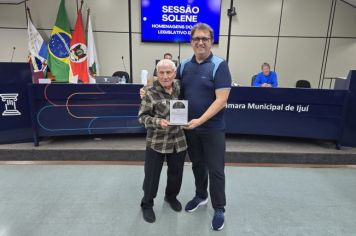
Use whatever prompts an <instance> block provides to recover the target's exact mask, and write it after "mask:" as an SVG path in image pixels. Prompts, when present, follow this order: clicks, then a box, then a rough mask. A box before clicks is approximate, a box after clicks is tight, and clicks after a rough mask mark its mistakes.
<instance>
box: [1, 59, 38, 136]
mask: <svg viewBox="0 0 356 236" xmlns="http://www.w3.org/2000/svg"><path fill="white" fill-rule="evenodd" d="M0 71H1V73H0V143H17V142H30V141H32V140H33V132H32V125H31V119H30V109H29V97H28V93H27V84H28V83H32V74H31V69H30V65H29V63H7V62H0Z"/></svg>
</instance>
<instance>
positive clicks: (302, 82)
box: [295, 80, 311, 88]
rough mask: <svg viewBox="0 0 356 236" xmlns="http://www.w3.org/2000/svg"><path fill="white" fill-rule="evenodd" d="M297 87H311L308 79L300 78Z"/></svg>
mask: <svg viewBox="0 0 356 236" xmlns="http://www.w3.org/2000/svg"><path fill="white" fill-rule="evenodd" d="M295 87H296V88H311V86H310V82H309V81H308V80H298V81H297V82H296V84H295Z"/></svg>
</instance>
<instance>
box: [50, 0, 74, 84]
mask: <svg viewBox="0 0 356 236" xmlns="http://www.w3.org/2000/svg"><path fill="white" fill-rule="evenodd" d="M70 39H71V35H70V24H69V20H68V16H67V13H66V9H65V6H64V0H61V3H60V5H59V9H58V14H57V19H56V23H55V25H54V27H53V30H52V33H51V37H50V39H49V42H48V51H49V57H48V66H49V68H50V69H51V72H52V74H53V75H54V77H55V79H56V81H58V82H68V76H69V53H70V50H69V43H70Z"/></svg>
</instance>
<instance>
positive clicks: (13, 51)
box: [10, 46, 16, 62]
mask: <svg viewBox="0 0 356 236" xmlns="http://www.w3.org/2000/svg"><path fill="white" fill-rule="evenodd" d="M15 50H16V47H15V46H14V47H13V48H12V54H11V59H10V62H12V60H13V59H14V54H15Z"/></svg>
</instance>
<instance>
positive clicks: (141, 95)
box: [140, 87, 146, 99]
mask: <svg viewBox="0 0 356 236" xmlns="http://www.w3.org/2000/svg"><path fill="white" fill-rule="evenodd" d="M145 96H146V91H145V90H144V89H143V87H142V88H140V97H141V99H142V98H144V97H145Z"/></svg>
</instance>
